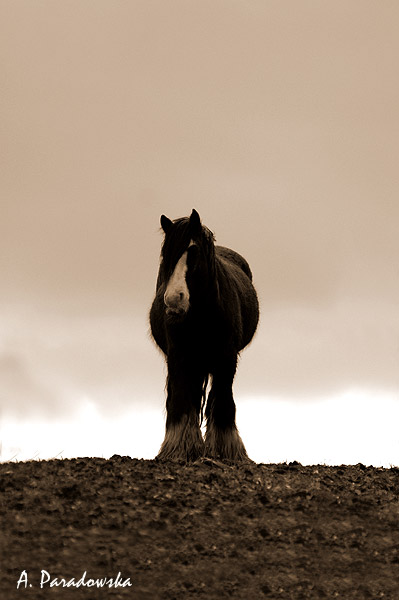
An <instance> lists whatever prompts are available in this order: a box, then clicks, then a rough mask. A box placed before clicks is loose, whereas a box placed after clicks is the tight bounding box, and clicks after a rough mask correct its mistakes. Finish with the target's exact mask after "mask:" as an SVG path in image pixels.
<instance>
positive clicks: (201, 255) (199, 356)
mask: <svg viewBox="0 0 399 600" xmlns="http://www.w3.org/2000/svg"><path fill="white" fill-rule="evenodd" d="M160 221H161V227H162V230H163V232H164V234H165V237H164V241H163V244H162V248H161V260H160V266H159V271H158V277H157V283H156V294H155V298H154V300H153V303H152V306H151V309H150V328H151V333H152V337H153V338H154V340H155V342H156V344H157V345H158V346H159V348H160V349H161V350H162V352H163V354H164V355H165V359H166V363H167V368H168V375H167V383H166V390H167V398H166V428H165V438H164V441H163V443H162V445H161V448H160V450H159V453H158V455H157V459H158V460H161V461H165V460H177V461H185V462H189V461H195V460H197V459H199V458H201V457H207V458H211V459H227V460H230V461H235V462H238V461H248V460H249V458H248V455H247V452H246V449H245V446H244V444H243V442H242V439H241V437H240V434H239V432H238V429H237V426H236V422H235V415H236V406H235V402H234V398H233V391H232V386H233V379H234V376H235V373H236V368H237V360H238V355H239V353H240V351H241V350H242V349H243V348H245V346H247V345H248V344H249V343H250V341H251V340H252V338H253V336H254V333H255V331H256V328H257V325H258V320H259V303H258V297H257V294H256V291H255V288H254V286H253V284H252V273H251V269H250V267H249V265H248V263H247V261H246V260H245V259H244V258H243V257H242V256H240V254H238V253H237V252H235V251H234V250H230V249H229V248H225V247H224V246H216V245H215V237H214V235H213V233H212V232H211V231H210V230H209V229H208V228H207V227H205V226H204V225H202V223H201V219H200V216H199V214H198V212H197V211H196V210H195V209H193V211H192V213H191V215H190V217H183V218H179V219H176V220H174V221H172V220H171V219H169V218H168V217H166V216H165V215H162V216H161V219H160ZM209 381H211V387H210V391H209V394H208V397H207V388H208V383H209ZM204 411H205V418H206V433H205V439H203V437H202V434H201V425H202V421H203V416H204Z"/></svg>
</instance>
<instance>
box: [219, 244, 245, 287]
mask: <svg viewBox="0 0 399 600" xmlns="http://www.w3.org/2000/svg"><path fill="white" fill-rule="evenodd" d="M215 254H216V256H218V257H219V258H221V259H224V260H227V261H228V262H229V263H233V264H234V265H236V266H237V267H240V269H241V270H242V271H244V273H245V274H246V275H247V277H249V280H250V281H252V271H251V269H250V267H249V264H248V263H247V261H246V260H245V258H244V257H243V256H241V254H238V252H235V251H234V250H230V248H225V246H215Z"/></svg>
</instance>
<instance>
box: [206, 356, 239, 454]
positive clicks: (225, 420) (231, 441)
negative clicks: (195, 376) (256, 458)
mask: <svg viewBox="0 0 399 600" xmlns="http://www.w3.org/2000/svg"><path fill="white" fill-rule="evenodd" d="M236 365H237V357H234V358H231V359H230V360H226V361H223V363H221V364H219V365H218V367H217V368H216V369H215V371H214V373H213V374H212V375H213V381H212V387H211V390H210V392H209V397H208V402H207V405H206V411H205V416H206V434H205V456H208V457H211V458H221V459H228V460H231V461H248V460H249V458H248V455H247V451H246V450H245V446H244V444H243V442H242V439H241V437H240V434H239V433H238V429H237V426H236V421H235V417H236V405H235V402H234V398H233V379H234V375H235V371H236Z"/></svg>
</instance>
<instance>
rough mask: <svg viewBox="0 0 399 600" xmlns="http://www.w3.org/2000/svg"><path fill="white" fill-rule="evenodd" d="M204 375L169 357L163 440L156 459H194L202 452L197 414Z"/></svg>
mask: <svg viewBox="0 0 399 600" xmlns="http://www.w3.org/2000/svg"><path fill="white" fill-rule="evenodd" d="M202 384H203V376H201V373H199V372H196V371H195V370H193V368H192V367H191V368H190V366H189V365H187V364H184V361H177V360H175V359H170V360H168V383H167V399H166V430H165V439H164V441H163V443H162V446H161V448H160V450H159V453H158V456H157V458H158V459H159V460H183V461H186V462H188V461H193V460H196V459H197V458H199V457H200V456H202V455H203V453H204V440H203V438H202V434H201V429H200V423H199V414H200V408H201V397H202Z"/></svg>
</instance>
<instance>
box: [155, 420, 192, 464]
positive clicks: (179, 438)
mask: <svg viewBox="0 0 399 600" xmlns="http://www.w3.org/2000/svg"><path fill="white" fill-rule="evenodd" d="M203 454H204V440H203V439H202V434H201V430H200V427H199V424H198V418H197V417H195V415H194V416H192V415H183V417H182V419H181V420H180V421H179V423H176V424H173V425H169V427H167V429H166V433H165V439H164V441H163V443H162V446H161V448H160V450H159V453H158V455H157V457H156V458H157V460H159V461H170V460H173V461H179V462H181V461H182V462H192V461H195V460H197V459H198V458H199V457H200V456H203Z"/></svg>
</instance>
